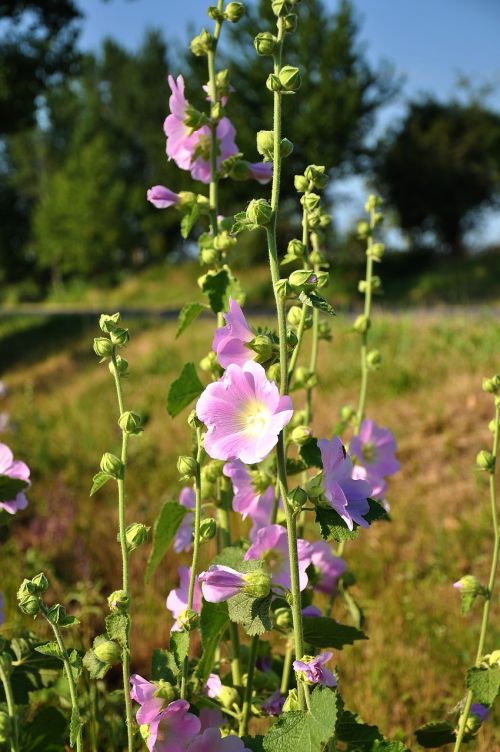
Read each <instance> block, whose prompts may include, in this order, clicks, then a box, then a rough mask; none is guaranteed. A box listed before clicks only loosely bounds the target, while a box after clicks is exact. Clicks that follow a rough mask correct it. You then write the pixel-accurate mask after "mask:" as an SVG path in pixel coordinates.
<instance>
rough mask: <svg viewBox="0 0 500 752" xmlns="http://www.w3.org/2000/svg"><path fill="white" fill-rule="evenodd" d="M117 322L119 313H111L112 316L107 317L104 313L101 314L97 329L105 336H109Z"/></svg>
mask: <svg viewBox="0 0 500 752" xmlns="http://www.w3.org/2000/svg"><path fill="white" fill-rule="evenodd" d="M119 320H120V314H119V313H113V315H112V316H109V315H108V314H106V313H102V314H101V316H100V317H99V328H100V330H101V331H102V332H104V333H105V334H110V332H112V331H113V329H115V327H116V325H117V324H118V322H119Z"/></svg>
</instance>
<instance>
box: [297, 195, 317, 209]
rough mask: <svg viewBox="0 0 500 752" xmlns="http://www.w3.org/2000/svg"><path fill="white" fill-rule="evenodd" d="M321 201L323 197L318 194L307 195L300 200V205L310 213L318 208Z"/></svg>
mask: <svg viewBox="0 0 500 752" xmlns="http://www.w3.org/2000/svg"><path fill="white" fill-rule="evenodd" d="M320 201H321V196H319V195H318V194H317V193H305V194H304V195H303V196H302V198H301V199H300V203H301V204H302V206H303V207H304V208H305V209H306V211H308V212H312V211H314V210H315V209H317V208H318V206H319V204H320Z"/></svg>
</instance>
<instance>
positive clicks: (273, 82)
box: [266, 73, 283, 92]
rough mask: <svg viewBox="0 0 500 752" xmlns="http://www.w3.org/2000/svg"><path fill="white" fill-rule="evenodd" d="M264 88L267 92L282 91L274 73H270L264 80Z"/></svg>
mask: <svg viewBox="0 0 500 752" xmlns="http://www.w3.org/2000/svg"><path fill="white" fill-rule="evenodd" d="M266 87H267V88H268V89H269V91H273V92H274V91H282V89H283V86H282V84H281V81H280V79H279V76H277V75H276V74H275V73H270V74H269V75H268V77H267V79H266Z"/></svg>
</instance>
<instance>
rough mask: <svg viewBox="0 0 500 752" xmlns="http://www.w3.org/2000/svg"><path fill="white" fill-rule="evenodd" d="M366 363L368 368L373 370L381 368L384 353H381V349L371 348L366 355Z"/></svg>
mask: <svg viewBox="0 0 500 752" xmlns="http://www.w3.org/2000/svg"><path fill="white" fill-rule="evenodd" d="M366 363H367V365H368V368H370V369H371V370H372V371H376V370H377V368H380V366H381V365H382V355H381V354H380V350H370V352H369V353H368V355H367V356H366Z"/></svg>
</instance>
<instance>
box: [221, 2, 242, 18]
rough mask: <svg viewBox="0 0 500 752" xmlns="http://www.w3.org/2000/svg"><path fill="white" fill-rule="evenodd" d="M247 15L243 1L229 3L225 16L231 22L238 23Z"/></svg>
mask: <svg viewBox="0 0 500 752" xmlns="http://www.w3.org/2000/svg"><path fill="white" fill-rule="evenodd" d="M244 15H245V6H244V5H243V3H229V4H228V5H226V10H225V11H224V18H227V20H228V21H231V23H238V21H240V19H242V18H243V16H244Z"/></svg>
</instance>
